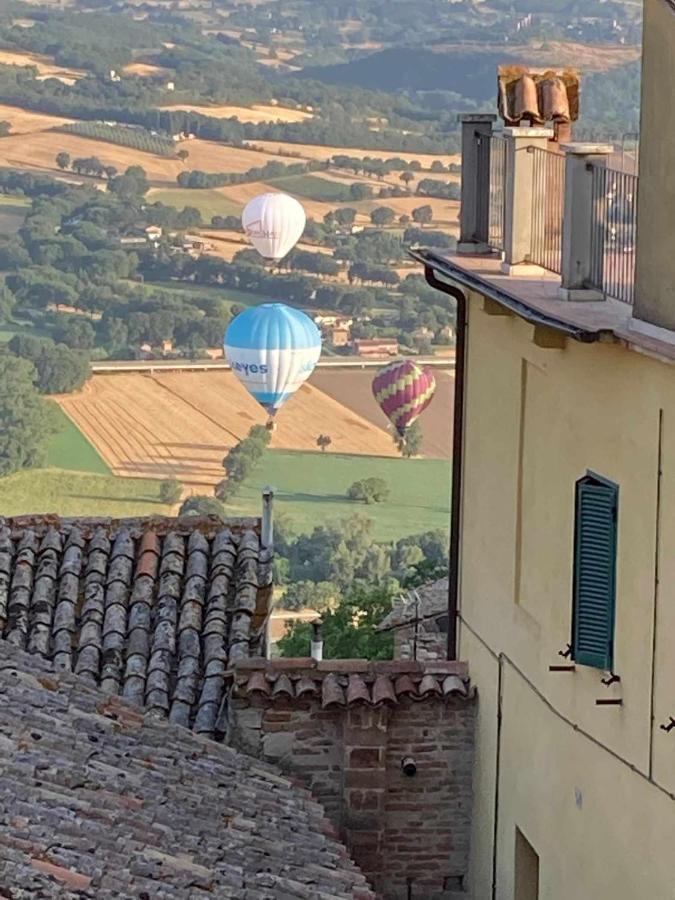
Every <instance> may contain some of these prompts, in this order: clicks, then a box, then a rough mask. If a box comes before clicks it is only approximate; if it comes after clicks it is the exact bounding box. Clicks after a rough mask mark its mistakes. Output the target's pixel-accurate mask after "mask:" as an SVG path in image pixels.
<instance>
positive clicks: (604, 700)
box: [595, 697, 623, 706]
mask: <svg viewBox="0 0 675 900" xmlns="http://www.w3.org/2000/svg"><path fill="white" fill-rule="evenodd" d="M595 705H596V706H623V700H622V699H621V698H620V697H616V698H615V699H614V700H608V699H607V698H606V697H605V698H602V699H600V700H596V701H595Z"/></svg>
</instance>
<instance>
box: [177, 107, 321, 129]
mask: <svg viewBox="0 0 675 900" xmlns="http://www.w3.org/2000/svg"><path fill="white" fill-rule="evenodd" d="M162 109H164V110H168V111H169V112H173V111H174V110H175V111H181V110H184V111H185V112H195V113H199V115H202V116H213V117H214V118H216V119H231V118H237V119H239V121H240V122H253V123H256V124H257V123H259V122H304V121H305V120H306V119H311V118H312V114H311V113H308V112H303V110H301V109H289V108H288V107H286V106H266V105H265V104H263V103H254V104H253V106H193V105H190V104H189V103H186V104H178V105H176V106H163V107H162Z"/></svg>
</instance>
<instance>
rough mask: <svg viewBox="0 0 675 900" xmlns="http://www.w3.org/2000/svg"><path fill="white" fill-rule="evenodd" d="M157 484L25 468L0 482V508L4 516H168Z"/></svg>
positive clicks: (129, 479)
mask: <svg viewBox="0 0 675 900" xmlns="http://www.w3.org/2000/svg"><path fill="white" fill-rule="evenodd" d="M160 484H161V481H149V480H146V479H138V478H116V477H114V476H112V475H92V474H89V473H83V472H64V471H62V470H60V469H25V470H24V471H22V472H17V473H16V474H14V475H8V476H7V477H6V478H2V479H0V509H1V510H2V514H3V515H7V516H17V515H21V514H24V513H56V514H58V515H61V516H113V517H115V518H117V517H122V516H158V515H168V514H169V513H170V510H169V507H168V506H165V505H164V504H163V503H161V502H160V500H159V486H160Z"/></svg>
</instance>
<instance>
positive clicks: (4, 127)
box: [0, 119, 12, 137]
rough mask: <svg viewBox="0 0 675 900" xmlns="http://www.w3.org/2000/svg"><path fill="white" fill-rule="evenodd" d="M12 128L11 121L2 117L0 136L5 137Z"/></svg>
mask: <svg viewBox="0 0 675 900" xmlns="http://www.w3.org/2000/svg"><path fill="white" fill-rule="evenodd" d="M11 130H12V123H11V122H8V121H7V120H6V119H3V120H2V121H1V122H0V137H7V135H8V134H9V133H10V132H11Z"/></svg>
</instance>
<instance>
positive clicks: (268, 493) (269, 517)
mask: <svg viewBox="0 0 675 900" xmlns="http://www.w3.org/2000/svg"><path fill="white" fill-rule="evenodd" d="M262 496H263V508H262V522H261V527H260V545H261V547H262V549H263V550H266V551H268V553H271V552H272V550H273V549H274V515H273V507H274V488H272V487H266V488H263V495H262Z"/></svg>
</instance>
